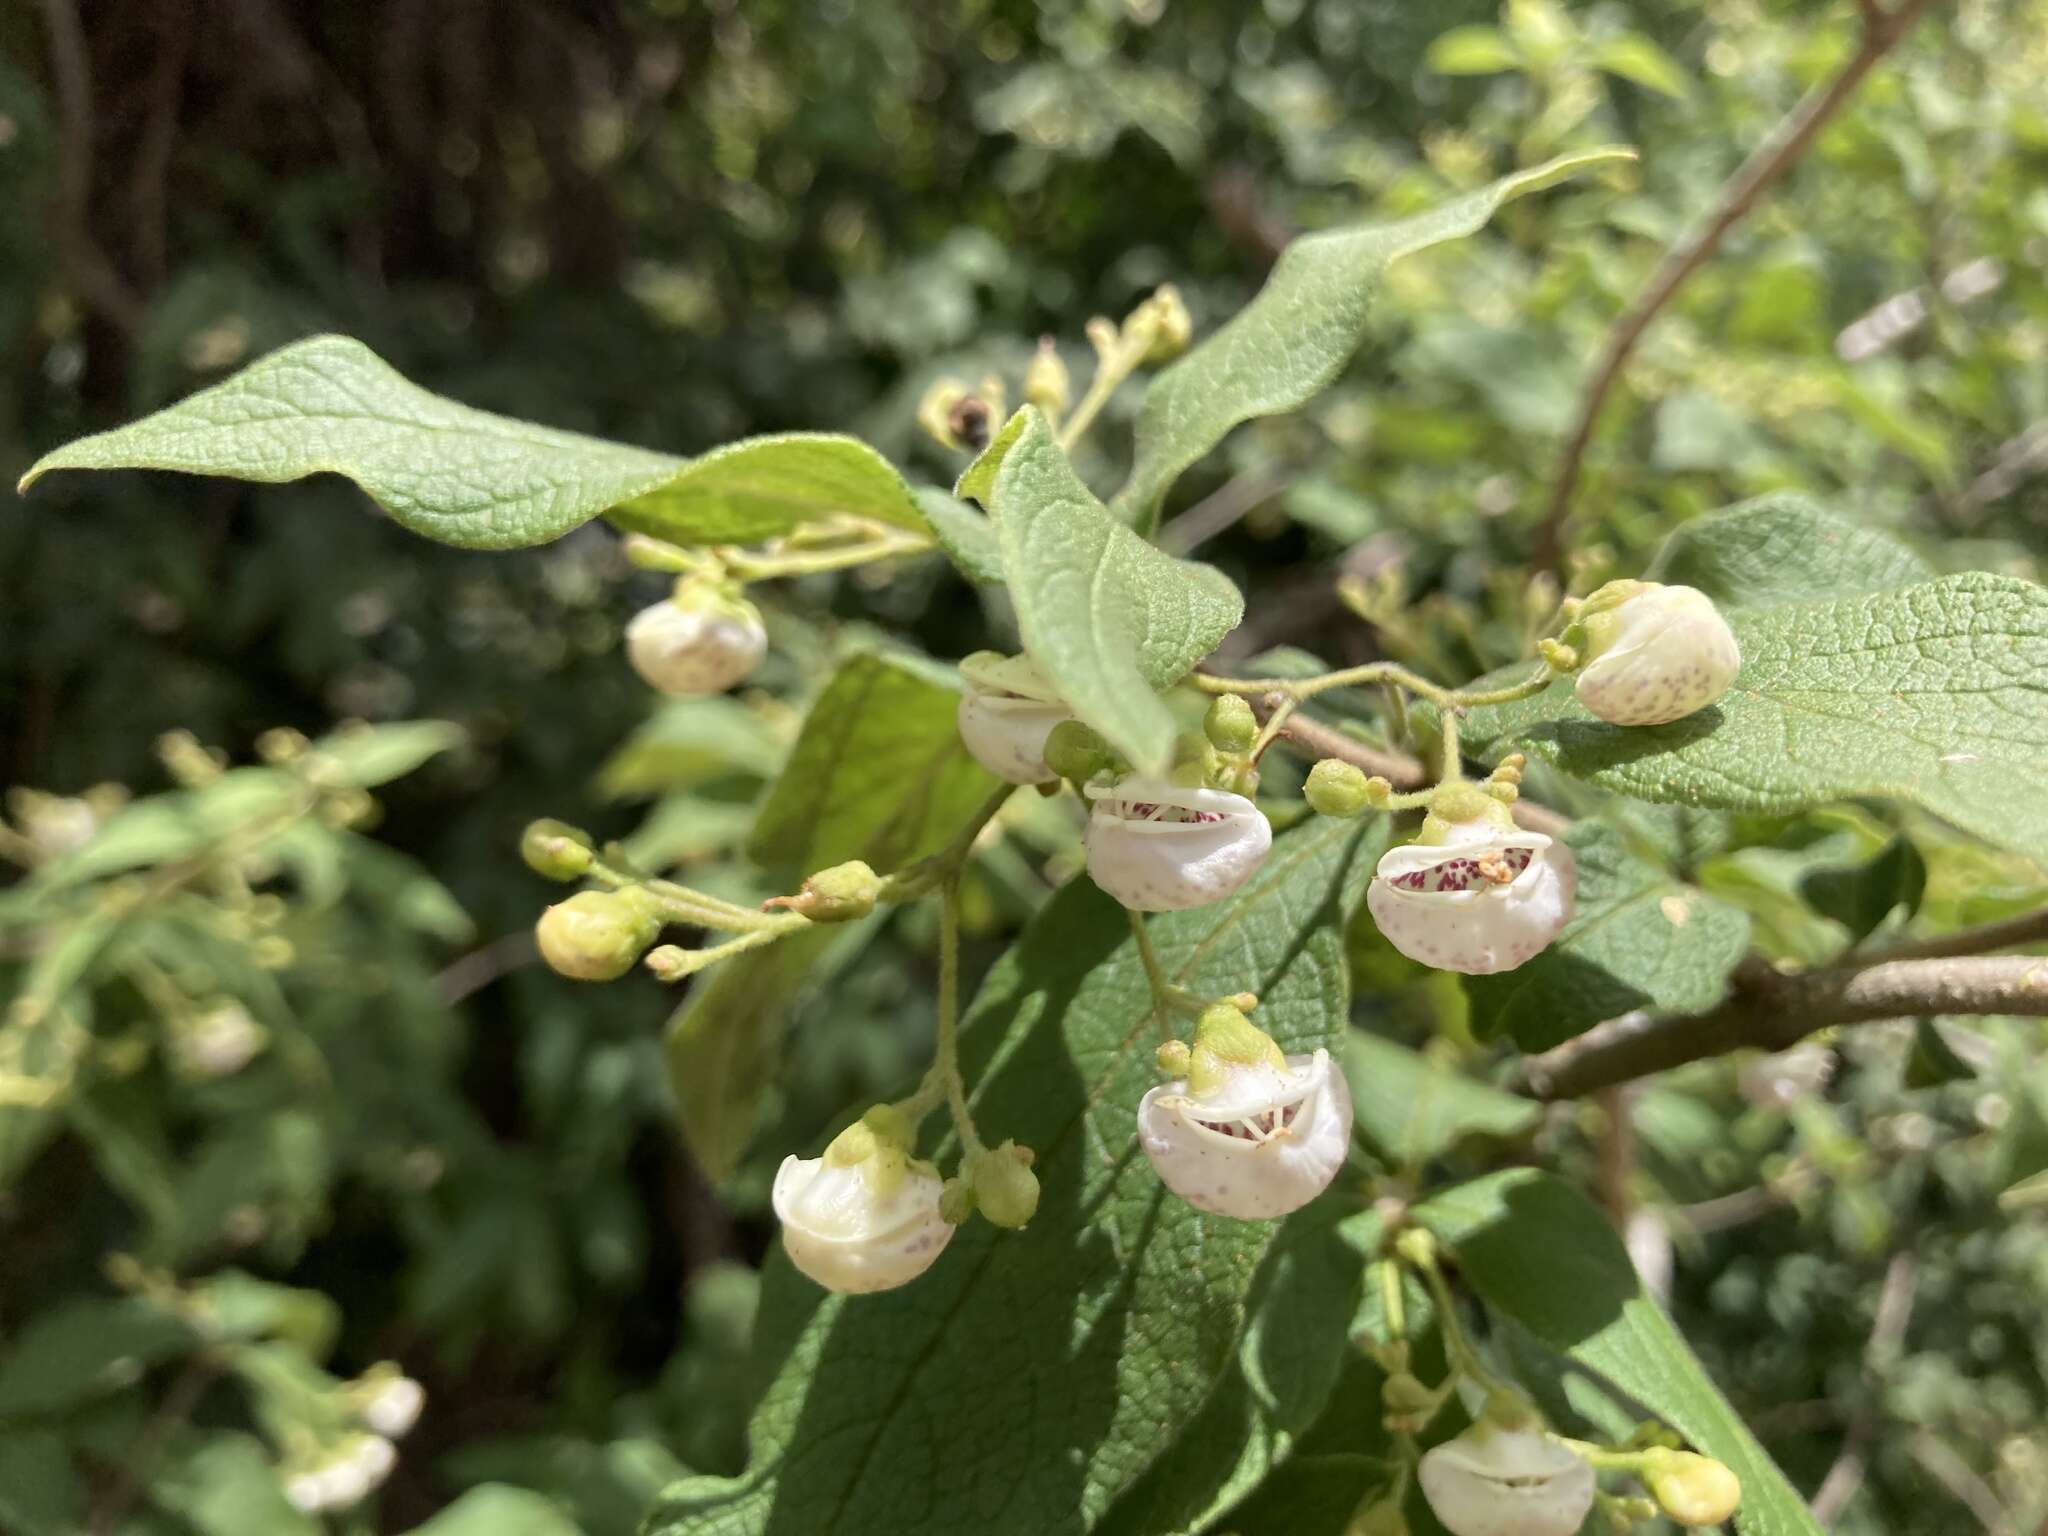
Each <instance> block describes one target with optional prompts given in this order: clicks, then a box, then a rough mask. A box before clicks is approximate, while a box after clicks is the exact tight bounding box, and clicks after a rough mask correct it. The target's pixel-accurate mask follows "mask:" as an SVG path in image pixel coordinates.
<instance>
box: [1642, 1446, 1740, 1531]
mask: <svg viewBox="0 0 2048 1536" xmlns="http://www.w3.org/2000/svg"><path fill="white" fill-rule="evenodd" d="M1643 1485H1644V1486H1645V1487H1646V1488H1648V1489H1649V1490H1650V1495H1651V1497H1652V1498H1654V1499H1656V1501H1657V1507H1658V1508H1659V1509H1661V1510H1663V1511H1664V1513H1665V1514H1667V1515H1669V1516H1670V1517H1671V1518H1672V1519H1673V1520H1676V1521H1677V1522H1678V1523H1679V1524H1680V1525H1694V1526H1698V1525H1719V1524H1721V1522H1722V1521H1724V1520H1727V1519H1729V1518H1731V1517H1732V1516H1733V1515H1734V1513H1735V1510H1736V1507H1737V1506H1738V1505H1740V1504H1741V1503H1742V1481H1741V1479H1740V1478H1738V1477H1736V1475H1735V1474H1734V1473H1733V1472H1731V1471H1730V1470H1729V1469H1728V1468H1727V1467H1726V1466H1725V1465H1724V1464H1723V1463H1721V1462H1718V1461H1716V1460H1714V1459H1713V1458H1712V1457H1711V1456H1701V1455H1698V1454H1697V1453H1695V1452H1693V1451H1669V1450H1662V1449H1657V1450H1651V1451H1646V1452H1644V1453H1643Z"/></svg>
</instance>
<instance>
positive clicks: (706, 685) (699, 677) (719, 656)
mask: <svg viewBox="0 0 2048 1536" xmlns="http://www.w3.org/2000/svg"><path fill="white" fill-rule="evenodd" d="M767 652H768V631H767V629H766V628H764V627H763V625H762V623H761V612H760V610H759V609H758V608H756V607H755V606H754V605H753V604H752V603H750V602H748V601H747V600H746V599H745V598H743V597H734V596H732V595H730V594H728V593H723V592H719V591H717V590H715V589H713V588H710V587H696V588H693V589H688V590H679V591H678V592H677V594H676V595H675V596H674V597H672V598H670V599H669V600H668V601H667V602H665V603H656V604H655V605H654V606H653V607H651V608H643V609H641V610H640V612H638V613H636V614H635V615H633V620H632V622H631V623H630V624H628V625H627V626H626V656H627V659H628V660H630V661H631V662H632V663H633V670H634V671H635V672H638V673H639V674H640V676H641V678H642V679H643V680H644V681H645V682H646V683H647V685H648V686H649V687H651V688H656V689H659V690H660V691H661V692H663V693H666V694H672V695H676V696H683V695H689V694H707V693H723V692H725V690H726V689H728V688H732V687H735V686H737V685H738V684H740V683H743V682H745V681H746V680H747V679H748V678H749V677H751V676H753V673H754V668H756V667H758V666H759V665H760V664H761V658H762V657H763V656H765V655H766V654H767Z"/></svg>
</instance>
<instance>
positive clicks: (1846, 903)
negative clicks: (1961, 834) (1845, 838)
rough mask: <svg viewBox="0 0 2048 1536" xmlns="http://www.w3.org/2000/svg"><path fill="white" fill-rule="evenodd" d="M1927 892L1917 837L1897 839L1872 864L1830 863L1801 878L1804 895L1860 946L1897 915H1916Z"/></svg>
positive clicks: (1800, 890) (1925, 869)
mask: <svg viewBox="0 0 2048 1536" xmlns="http://www.w3.org/2000/svg"><path fill="white" fill-rule="evenodd" d="M1926 891H1927V861H1926V860H1925V859H1923V858H1921V857H1920V850H1919V849H1918V848H1916V847H1914V846H1913V843H1912V841H1911V839H1909V838H1905V837H1895V838H1893V839H1892V840H1891V841H1890V842H1889V843H1887V844H1885V846H1884V849H1883V850H1882V851H1881V852H1880V853H1879V854H1878V855H1877V857H1876V858H1874V859H1872V860H1870V861H1869V862H1868V863H1867V864H1849V865H1841V864H1835V865H1824V866H1822V867H1821V868H1819V869H1816V870H1813V871H1812V872H1810V873H1809V874H1808V875H1807V876H1806V878H1805V879H1804V880H1802V881H1800V882H1799V893H1800V895H1802V896H1804V897H1805V898H1806V900H1807V903H1808V904H1809V905H1810V906H1812V907H1813V909H1814V910H1815V911H1816V912H1819V913H1820V914H1821V915H1822V916H1823V917H1831V918H1833V919H1834V920H1835V921H1836V922H1838V923H1840V924H1841V925H1842V926H1843V927H1844V928H1846V929H1848V930H1849V942H1850V943H1852V944H1860V943H1861V942H1862V941H1863V940H1864V939H1866V938H1868V937H1869V936H1870V935H1871V934H1872V933H1873V932H1875V931H1876V929H1877V926H1878V924H1880V923H1882V922H1883V921H1884V920H1885V919H1886V918H1888V917H1890V916H1891V915H1892V913H1894V912H1896V911H1898V910H1899V908H1901V907H1904V908H1905V909H1906V916H1908V917H1911V916H1912V915H1913V914H1914V913H1915V912H1917V911H1919V910H1920V898H1921V897H1922V896H1923V895H1924V894H1926Z"/></svg>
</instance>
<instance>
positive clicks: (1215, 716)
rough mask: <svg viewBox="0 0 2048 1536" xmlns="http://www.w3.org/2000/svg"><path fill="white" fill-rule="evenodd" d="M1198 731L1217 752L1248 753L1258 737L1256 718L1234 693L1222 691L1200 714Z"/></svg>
mask: <svg viewBox="0 0 2048 1536" xmlns="http://www.w3.org/2000/svg"><path fill="white" fill-rule="evenodd" d="M1202 733H1203V734H1204V735H1205V736H1207V737H1208V738H1209V740H1210V742H1211V743H1213V744H1214V745H1215V747H1216V750H1217V751H1219V752H1249V751H1250V750H1251V748H1252V743H1253V742H1255V741H1257V740H1258V739H1259V717H1258V716H1257V715H1255V714H1253V713H1252V707H1251V705H1249V704H1247V703H1246V702H1245V701H1244V700H1243V699H1242V698H1240V697H1239V696H1238V695H1236V694H1234V693H1226V694H1222V695H1220V696H1219V697H1218V698H1216V699H1215V701H1214V702H1212V703H1211V704H1210V705H1209V712H1208V713H1207V714H1206V715H1204V716H1203V717H1202Z"/></svg>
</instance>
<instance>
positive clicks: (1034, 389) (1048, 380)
mask: <svg viewBox="0 0 2048 1536" xmlns="http://www.w3.org/2000/svg"><path fill="white" fill-rule="evenodd" d="M1072 389H1073V386H1072V382H1071V381H1070V380H1069V379H1068V377H1067V365H1066V364H1065V363H1064V362H1062V361H1061V360H1060V349H1059V347H1058V346H1057V345H1055V344H1054V342H1053V339H1052V338H1051V337H1050V336H1041V337H1040V338H1039V340H1038V350H1037V351H1036V352H1034V353H1032V354H1031V366H1030V367H1029V368H1026V369H1025V370H1024V398H1025V399H1026V400H1028V401H1030V402H1031V404H1033V405H1035V406H1037V407H1038V408H1039V409H1040V410H1041V411H1044V412H1045V413H1046V414H1047V415H1048V416H1057V415H1058V414H1059V413H1060V412H1061V411H1064V410H1065V409H1066V408H1067V402H1068V401H1069V400H1070V399H1071V398H1072Z"/></svg>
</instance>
